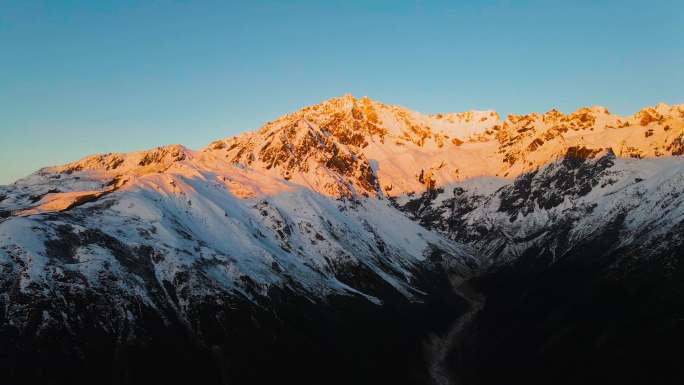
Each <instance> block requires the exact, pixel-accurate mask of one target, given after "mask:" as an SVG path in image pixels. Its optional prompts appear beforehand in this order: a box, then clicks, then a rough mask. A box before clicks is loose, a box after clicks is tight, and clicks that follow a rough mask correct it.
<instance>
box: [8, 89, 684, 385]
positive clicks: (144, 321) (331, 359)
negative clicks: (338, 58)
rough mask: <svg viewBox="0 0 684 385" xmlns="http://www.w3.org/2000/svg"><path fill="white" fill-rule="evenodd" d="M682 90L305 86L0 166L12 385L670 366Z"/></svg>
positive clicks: (613, 377) (509, 375)
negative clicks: (526, 97) (528, 106)
mask: <svg viewBox="0 0 684 385" xmlns="http://www.w3.org/2000/svg"><path fill="white" fill-rule="evenodd" d="M683 154H684V105H673V106H668V105H665V104H658V105H656V106H654V107H648V108H644V109H642V110H640V111H638V112H637V113H635V114H634V115H631V116H617V115H613V114H611V113H610V112H609V111H608V110H607V109H606V108H603V107H598V106H594V107H590V108H581V109H579V110H577V111H575V112H573V113H570V114H564V113H562V112H560V111H557V110H551V111H548V112H545V113H531V114H527V115H509V116H507V117H505V118H502V117H501V116H499V115H498V114H497V113H496V112H495V111H468V112H461V113H440V114H431V115H427V114H422V113H418V112H415V111H411V110H409V109H406V108H403V107H399V106H394V105H388V104H383V103H380V102H376V101H372V100H370V99H368V98H366V97H364V98H360V99H357V98H355V97H353V96H351V95H345V96H342V97H339V98H333V99H330V100H327V101H325V102H323V103H321V104H317V105H314V106H310V107H305V108H303V109H301V110H299V111H296V112H294V113H291V114H288V115H285V116H282V117H280V118H278V119H277V120H275V121H272V122H268V123H266V124H265V125H264V126H263V127H261V128H260V129H258V130H256V131H253V132H246V133H243V134H240V135H237V136H233V137H230V138H225V139H220V140H217V141H214V142H212V143H210V144H209V145H208V146H206V147H205V148H203V149H200V150H190V149H188V148H185V147H183V146H181V145H170V146H164V147H158V148H155V149H151V150H148V151H141V152H133V153H109V154H98V155H93V156H89V157H87V158H84V159H82V160H79V161H76V162H73V163H69V164H66V165H62V166H55V167H47V168H44V169H41V170H39V171H37V172H35V173H34V174H31V175H29V176H27V177H26V178H23V179H20V180H18V181H16V182H15V183H14V184H12V185H8V186H0V346H2V347H3V349H2V351H0V368H2V370H3V373H6V375H3V376H6V378H7V379H8V381H9V383H12V384H31V383H46V384H47V383H54V384H63V383H64V384H66V383H72V384H81V383H83V384H86V383H93V382H97V383H100V382H103V383H107V382H112V383H114V384H137V383H146V382H149V381H154V382H157V383H207V384H210V383H215V384H244V383H291V382H294V383H301V384H322V383H325V384H336V383H340V384H342V383H373V384H375V383H393V384H404V383H406V384H440V385H442V384H503V383H525V384H534V383H539V384H542V383H543V384H548V383H556V384H576V383H623V384H631V383H634V384H637V383H639V384H640V383H651V384H653V383H673V384H674V383H680V382H681V381H682V379H683V378H684V373H683V370H682V369H681V365H680V362H679V355H680V354H679V353H680V349H681V346H682V343H684V263H683V261H682V259H683V258H684V158H683V157H682V156H681V155H683Z"/></svg>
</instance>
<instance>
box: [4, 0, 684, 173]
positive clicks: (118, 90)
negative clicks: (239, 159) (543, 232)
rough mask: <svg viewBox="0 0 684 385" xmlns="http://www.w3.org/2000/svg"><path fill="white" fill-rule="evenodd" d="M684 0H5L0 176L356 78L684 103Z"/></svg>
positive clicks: (474, 103)
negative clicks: (683, 0)
mask: <svg viewBox="0 0 684 385" xmlns="http://www.w3.org/2000/svg"><path fill="white" fill-rule="evenodd" d="M683 71H684V3H682V1H681V0H678V1H638V2H637V1H629V0H623V1H600V0H594V1H586V2H581V1H430V0H422V1H397V0H395V1H353V0H346V1H304V0H302V1H257V0H252V1H243V2H228V1H124V0H117V1H105V0H97V1H91V0H83V1H75V0H74V1H67V0H61V1H60V0H46V1H30V0H17V1H11V0H10V1H8V0H0V165H1V166H0V184H2V183H10V182H12V181H13V180H15V179H16V178H18V177H21V176H24V175H27V174H29V173H30V172H32V171H35V170H36V169H38V168H39V167H41V166H45V165H52V164H61V163H65V162H67V161H71V160H75V159H78V158H80V157H82V156H85V155H88V154H91V153H96V152H111V151H130V150H139V149H145V148H150V147H153V146H156V145H162V144H169V143H181V144H184V145H186V146H188V147H191V148H200V147H202V146H204V145H205V144H207V143H208V142H210V141H212V140H214V139H217V138H221V137H225V136H230V135H233V134H235V133H238V132H241V131H245V130H251V129H255V128H258V127H259V126H260V125H261V124H262V123H264V122H266V121H269V120H272V119H274V118H276V117H277V116H279V115H281V114H284V113H287V112H290V111H292V110H295V109H297V108H299V107H301V106H303V105H308V104H313V103H317V102H319V101H322V100H324V99H327V98H329V97H332V96H337V95H341V94H344V93H347V92H351V93H353V94H354V95H357V96H363V95H368V96H370V97H371V98H373V99H377V100H381V101H384V102H387V103H392V104H400V105H404V106H407V107H410V108H413V109H416V110H419V111H423V112H438V111H461V110H467V109H486V108H493V109H496V110H498V111H499V112H500V113H502V114H506V113H511V112H512V113H522V112H530V111H545V110H548V109H549V108H552V107H558V108H560V109H561V110H563V111H566V112H568V111H572V110H574V109H576V108H577V107H579V106H582V105H591V104H600V105H604V106H606V107H608V109H609V110H611V111H612V112H617V113H622V114H627V113H632V112H634V111H636V110H638V109H639V108H640V107H642V106H645V105H652V104H655V103H657V102H659V101H664V102H666V103H682V102H684V74H683Z"/></svg>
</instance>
